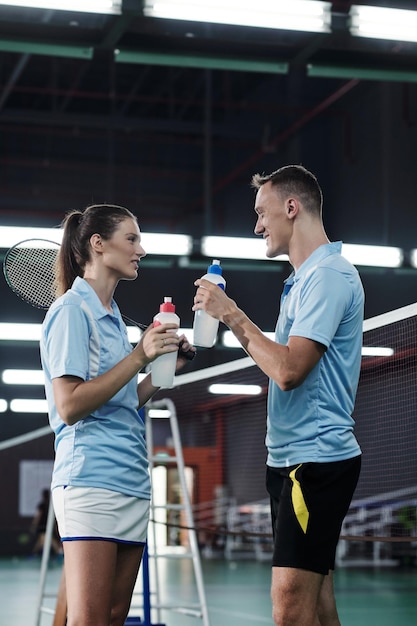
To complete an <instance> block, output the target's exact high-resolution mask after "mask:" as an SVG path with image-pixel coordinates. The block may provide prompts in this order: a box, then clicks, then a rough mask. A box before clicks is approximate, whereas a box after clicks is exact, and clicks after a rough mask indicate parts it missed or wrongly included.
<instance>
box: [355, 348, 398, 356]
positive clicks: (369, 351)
mask: <svg viewBox="0 0 417 626" xmlns="http://www.w3.org/2000/svg"><path fill="white" fill-rule="evenodd" d="M393 354H394V350H393V348H384V347H382V346H363V347H362V356H392V355H393Z"/></svg>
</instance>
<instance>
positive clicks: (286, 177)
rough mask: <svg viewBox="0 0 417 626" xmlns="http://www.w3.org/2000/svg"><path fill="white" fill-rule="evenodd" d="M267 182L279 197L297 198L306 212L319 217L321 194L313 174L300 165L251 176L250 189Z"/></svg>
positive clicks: (321, 201) (287, 166)
mask: <svg viewBox="0 0 417 626" xmlns="http://www.w3.org/2000/svg"><path fill="white" fill-rule="evenodd" d="M268 182H271V185H272V186H273V187H274V188H275V189H276V191H277V193H279V194H280V195H285V196H291V195H293V196H295V197H297V198H299V199H300V201H301V203H302V204H303V206H304V207H305V209H306V211H308V212H309V213H312V214H315V215H318V216H320V217H321V214H322V208H323V192H322V190H321V187H320V185H319V183H318V181H317V178H316V177H315V176H314V174H312V173H311V172H309V171H308V170H306V168H305V167H303V166H302V165H286V166H284V167H281V168H280V169H279V170H275V172H272V174H266V175H265V174H254V175H253V176H252V187H254V188H255V189H259V188H260V187H262V185H264V184H265V183H268Z"/></svg>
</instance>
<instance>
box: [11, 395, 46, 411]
mask: <svg viewBox="0 0 417 626" xmlns="http://www.w3.org/2000/svg"><path fill="white" fill-rule="evenodd" d="M10 410H11V411H12V413H48V403H47V401H46V400H26V399H25V400H23V399H19V398H16V399H14V400H11V401H10Z"/></svg>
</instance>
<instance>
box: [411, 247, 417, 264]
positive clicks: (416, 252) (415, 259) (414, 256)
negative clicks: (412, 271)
mask: <svg viewBox="0 0 417 626" xmlns="http://www.w3.org/2000/svg"><path fill="white" fill-rule="evenodd" d="M410 264H411V267H417V248H414V249H413V250H411V252H410Z"/></svg>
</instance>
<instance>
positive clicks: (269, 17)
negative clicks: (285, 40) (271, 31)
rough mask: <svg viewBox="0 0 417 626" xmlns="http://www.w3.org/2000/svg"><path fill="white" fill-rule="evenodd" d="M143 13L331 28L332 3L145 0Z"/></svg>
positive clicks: (292, 27) (303, 0) (221, 21)
mask: <svg viewBox="0 0 417 626" xmlns="http://www.w3.org/2000/svg"><path fill="white" fill-rule="evenodd" d="M144 13H145V15H147V16H149V17H162V18H167V19H175V20H189V21H192V22H210V23H214V24H232V25H238V26H255V27H261V28H278V29H283V30H298V31H307V32H319V33H324V32H330V26H331V3H330V2H317V1H316V0H291V2H288V0H258V1H257V2H255V3H254V2H252V0H145V5H144Z"/></svg>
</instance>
